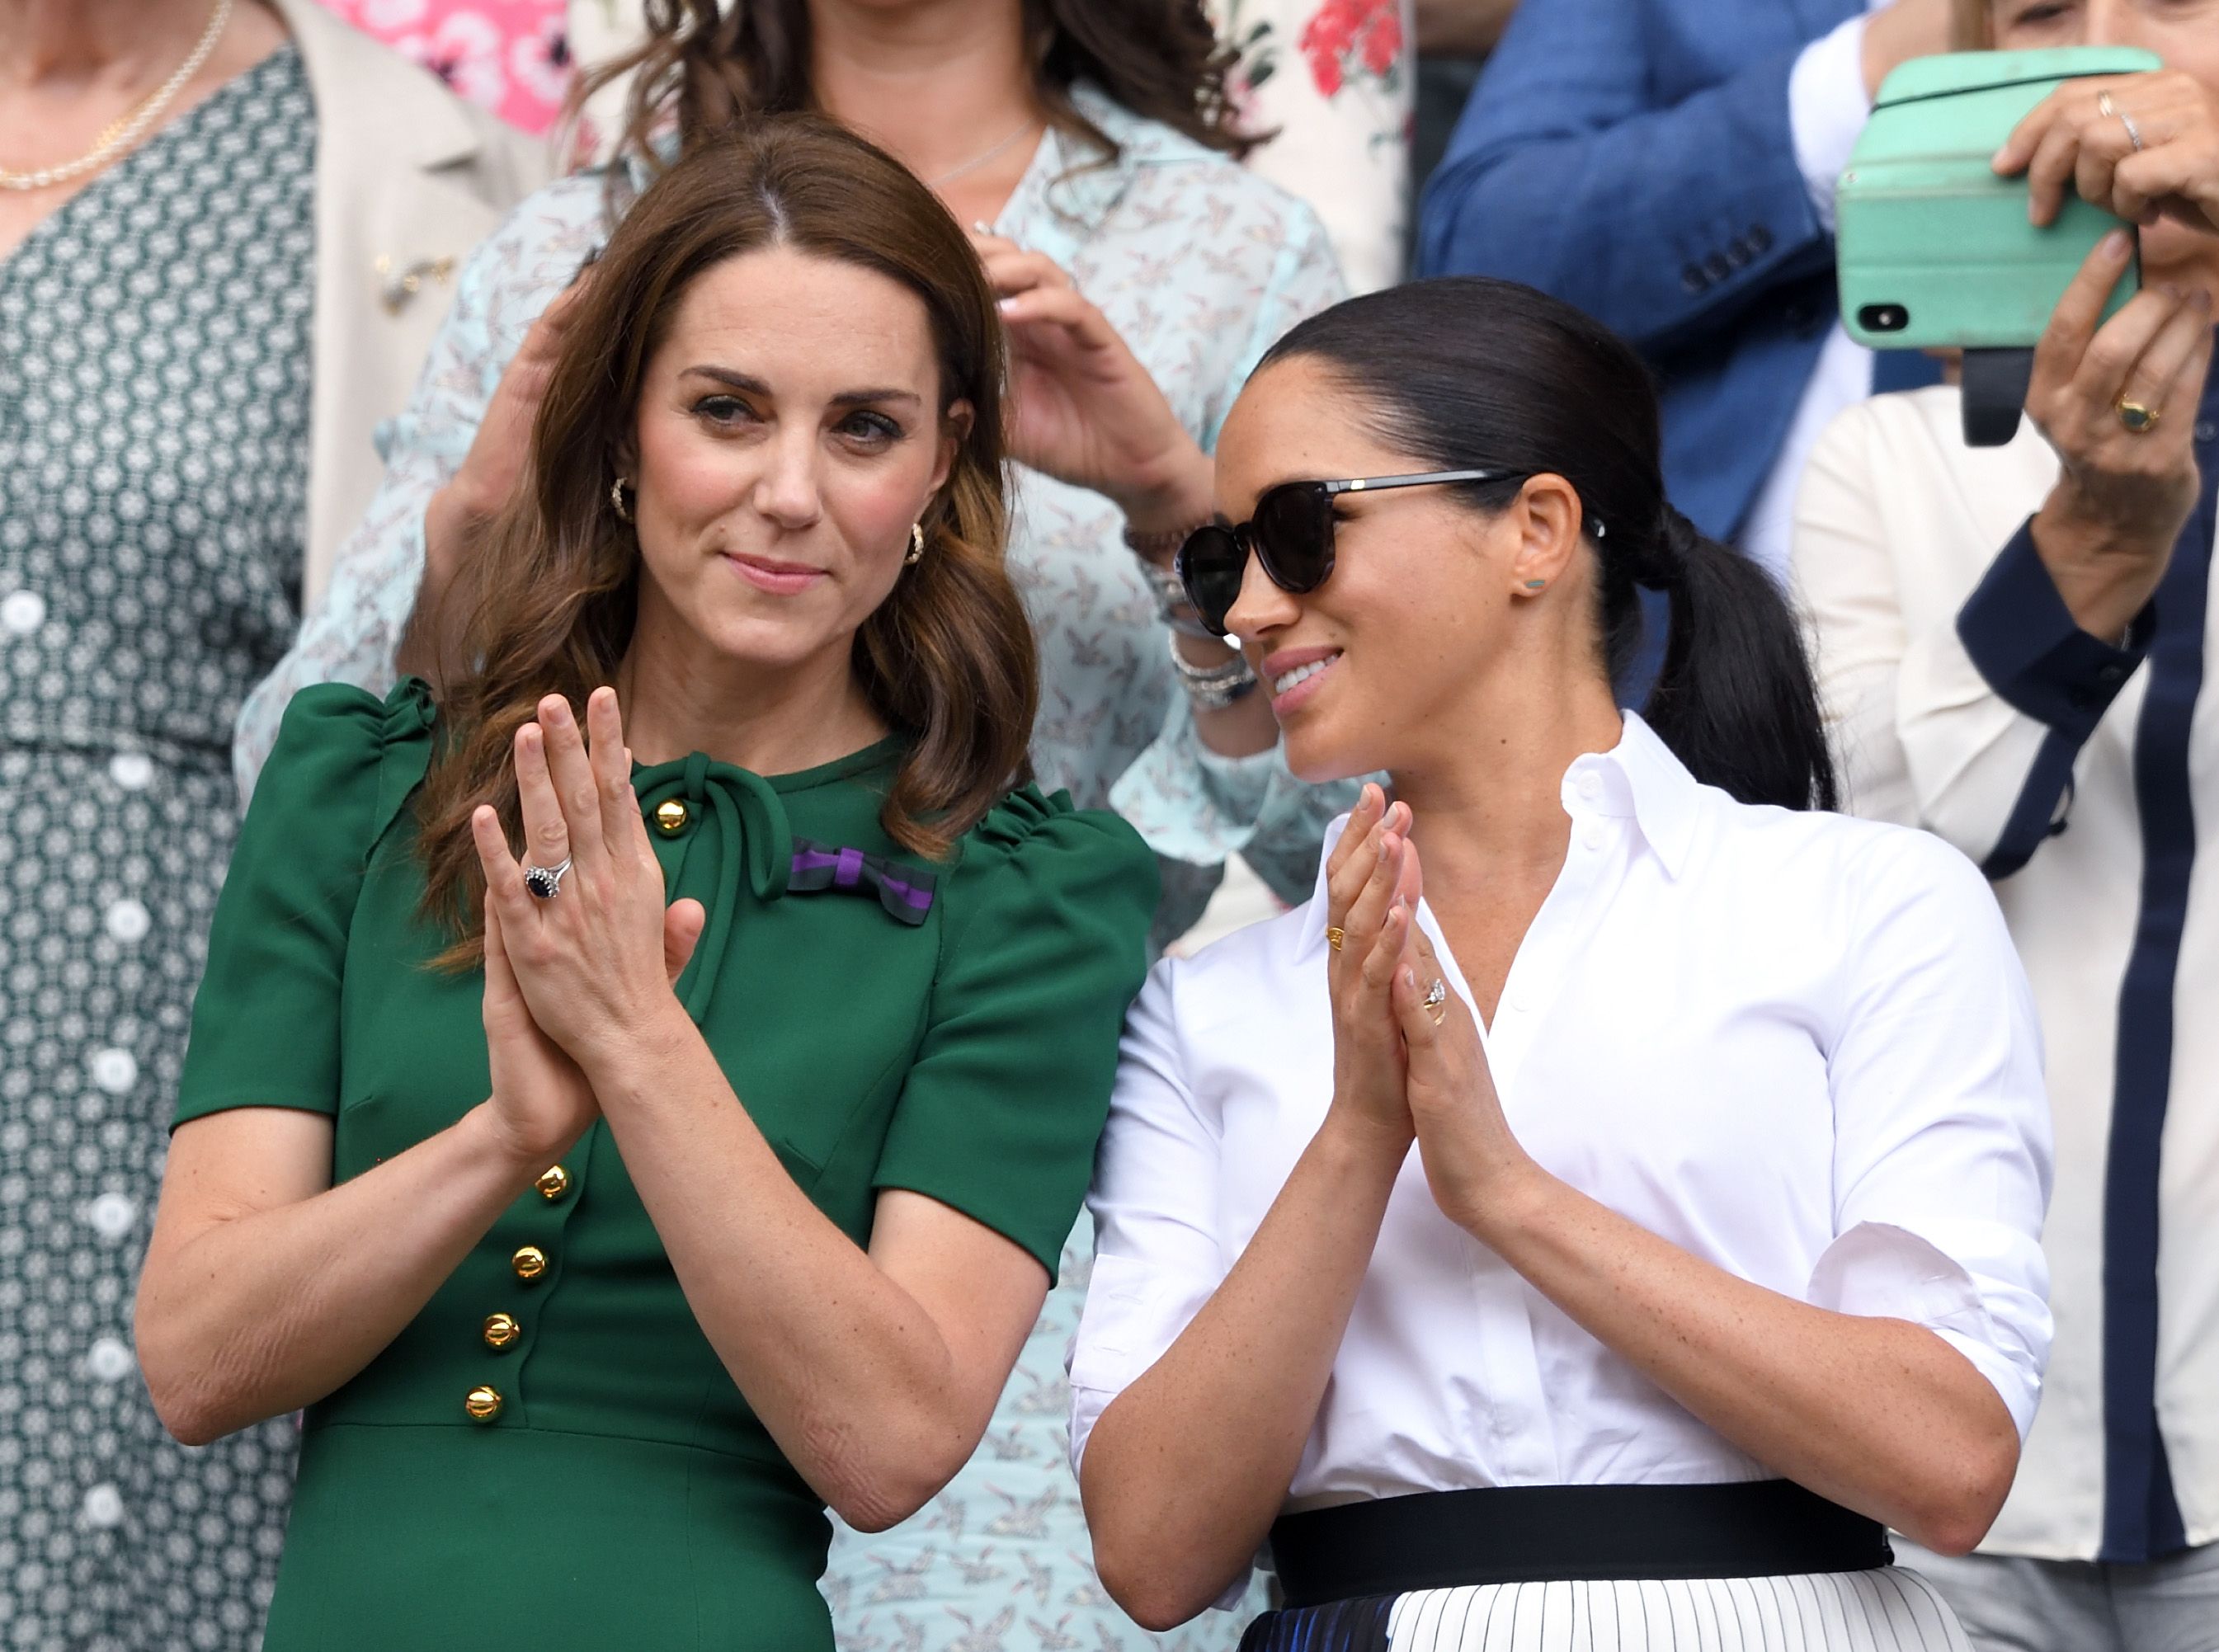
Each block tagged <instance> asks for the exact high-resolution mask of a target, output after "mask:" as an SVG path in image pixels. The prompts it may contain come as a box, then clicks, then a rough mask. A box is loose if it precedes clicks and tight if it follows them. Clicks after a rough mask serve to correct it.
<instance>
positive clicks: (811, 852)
mask: <svg viewBox="0 0 2219 1652" xmlns="http://www.w3.org/2000/svg"><path fill="white" fill-rule="evenodd" d="M933 883H934V879H933V874H932V873H929V872H925V871H923V870H921V869H920V868H918V867H916V866H902V865H900V864H898V862H896V861H892V860H887V859H886V857H885V856H884V855H882V854H867V853H865V852H864V851H863V850H861V849H848V848H835V847H833V846H832V845H831V844H830V843H815V842H811V841H810V840H809V839H807V838H805V837H797V838H795V839H794V840H793V875H792V876H791V877H790V878H789V879H787V880H786V890H787V891H788V892H789V893H800V892H802V891H809V890H817V889H852V890H860V891H864V892H866V893H869V892H873V891H875V892H876V894H877V895H878V897H879V904H880V905H881V906H883V907H885V908H886V910H887V911H888V912H890V913H892V915H893V916H895V917H896V918H898V919H899V920H900V921H901V922H904V923H906V924H910V925H911V926H915V925H917V924H920V923H923V922H924V915H925V914H926V913H927V912H929V911H930V910H932V890H933Z"/></svg>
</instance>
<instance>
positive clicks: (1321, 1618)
mask: <svg viewBox="0 0 2219 1652" xmlns="http://www.w3.org/2000/svg"><path fill="white" fill-rule="evenodd" d="M1241 1648H1242V1652H1970V1649H1969V1646H1968V1644H1967V1641H1966V1639H1965V1632H1964V1630H1962V1629H1961V1628H1959V1627H1958V1624H1957V1619H1956V1618H1955V1616H1954V1615H1953V1614H1952V1613H1951V1612H1950V1611H1949V1607H1948V1605H1945V1604H1943V1602H1942V1598H1941V1597H1940V1596H1939V1595H1937V1594H1936V1593H1935V1592H1934V1588H1933V1586H1932V1585H1930V1584H1929V1583H1928V1582H1927V1581H1926V1580H1925V1579H1924V1578H1923V1577H1920V1576H1919V1575H1918V1574H1917V1573H1916V1572H1907V1571H1905V1570H1904V1569H1902V1568H1900V1567H1894V1566H1889V1567H1882V1568H1879V1569H1877V1570H1874V1571H1868V1572H1809V1573H1799V1574H1795V1575H1793V1576H1787V1577H1755V1578H1741V1577H1735V1578H1716V1579H1697V1580H1693V1581H1689V1580H1682V1579H1672V1580H1668V1581H1662V1582H1659V1581H1642V1582H1593V1583H1566V1582H1554V1583H1486V1584H1476V1585H1470V1586H1466V1587H1461V1588H1453V1589H1420V1590H1415V1591H1413V1592H1412V1593H1408V1594H1400V1595H1395V1596H1393V1597H1391V1599H1389V1598H1377V1599H1371V1600H1368V1601H1339V1602H1335V1603H1333V1604H1331V1605H1321V1606H1312V1607H1307V1608H1303V1609H1301V1610H1298V1611H1290V1612H1268V1613H1266V1614H1265V1616H1264V1617H1262V1618H1259V1619H1258V1620H1257V1621H1256V1622H1255V1623H1254V1624H1251V1625H1250V1626H1249V1630H1248V1633H1247V1634H1246V1636H1244V1637H1243V1638H1242V1641H1241Z"/></svg>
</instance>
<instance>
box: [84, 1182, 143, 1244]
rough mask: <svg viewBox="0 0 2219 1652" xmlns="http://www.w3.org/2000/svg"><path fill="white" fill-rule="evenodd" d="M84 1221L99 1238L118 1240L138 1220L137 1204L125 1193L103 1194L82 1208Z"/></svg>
mask: <svg viewBox="0 0 2219 1652" xmlns="http://www.w3.org/2000/svg"><path fill="white" fill-rule="evenodd" d="M84 1219H85V1220H87V1221H89V1222H90V1223H91V1224H92V1229H93V1232H95V1233H98V1234H99V1235H100V1236H101V1238H103V1239H121V1238H122V1237H123V1236H124V1235H125V1234H126V1233H129V1232H130V1231H131V1225H132V1224H133V1223H134V1222H135V1221H137V1220H139V1202H138V1201H137V1200H136V1199H134V1198H133V1197H132V1196H130V1195H129V1194H127V1193H103V1194H102V1195H101V1196H100V1197H98V1198H97V1199H95V1200H94V1201H93V1202H91V1203H90V1204H89V1205H87V1206H86V1207H85V1208H84Z"/></svg>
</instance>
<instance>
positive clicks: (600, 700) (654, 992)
mask: <svg viewBox="0 0 2219 1652" xmlns="http://www.w3.org/2000/svg"><path fill="white" fill-rule="evenodd" d="M538 711H539V716H538V720H537V721H535V722H531V723H527V724H525V725H524V726H523V727H522V728H521V729H519V730H517V735H516V747H515V762H516V780H517V792H518V797H519V802H520V805H521V811H522V814H523V817H524V841H525V854H524V862H523V863H519V860H518V859H517V857H516V856H515V855H513V854H511V853H510V851H509V845H508V841H507V837H506V836H505V835H504V834H503V832H502V830H501V824H500V816H499V815H498V814H497V813H496V812H495V811H494V810H493V809H491V808H489V807H481V808H480V809H478V810H476V811H475V814H473V815H472V817H471V819H470V829H471V834H472V836H473V839H474V841H475V846H476V848H477V853H478V862H479V864H480V866H482V867H483V868H484V871H485V879H486V898H485V976H486V982H485V1011H484V1013H485V1028H486V1043H487V1050H488V1057H489V1059H490V1061H491V1065H492V1069H493V1096H492V1104H493V1116H494V1124H495V1126H496V1127H497V1129H498V1130H499V1132H500V1136H501V1138H502V1140H504V1142H505V1143H506V1144H507V1146H509V1148H510V1149H511V1150H512V1151H513V1153H514V1154H515V1156H516V1157H517V1158H518V1159H519V1162H520V1163H525V1164H532V1163H538V1162H543V1161H544V1160H545V1159H547V1158H552V1157H554V1156H556V1155H557V1154H559V1153H561V1152H563V1151H564V1150H565V1149H566V1148H568V1147H569V1146H570V1144H571V1143H573V1142H575V1140H577V1139H578V1137H579V1136H581V1134H583V1133H585V1131H586V1129H587V1127H588V1126H589V1125H591V1124H592V1123H593V1121H594V1118H595V1117H596V1116H597V1115H598V1114H599V1111H600V1104H599V1102H598V1100H597V1097H596V1095H595V1090H594V1081H595V1078H596V1077H597V1076H599V1075H600V1074H601V1073H603V1072H604V1071H606V1068H607V1064H608V1063H609V1062H610V1061H612V1060H616V1059H623V1056H624V1053H625V1050H626V1049H627V1048H628V1047H631V1045H630V1044H628V1040H630V1041H633V1042H636V1041H637V1040H640V1039H642V1038H643V1037H646V1036H650V1035H652V1034H653V1033H654V1031H655V1029H656V1028H657V1027H658V1026H659V1025H662V1024H664V1022H665V1021H666V1018H667V1017H668V1016H670V1015H673V1014H677V1015H680V1017H681V1019H682V1013H683V1012H682V1011H680V1010H679V1009H678V1004H677V1000H676V998H675V997H674V994H673V992H672V991H671V989H672V985H673V984H674V982H675V981H676V980H677V978H678V976H679V974H680V972H681V971H682V970H683V969H684V968H685V966H686V962H687V959H688V958H690V957H691V956H692V955H693V944H694V942H695V941H697V940H698V939H699V936H700V933H701V924H702V919H703V913H702V910H701V904H700V903H699V902H698V901H693V900H682V901H679V902H677V903H676V904H673V905H672V906H670V907H669V908H668V910H666V909H665V908H664V905H663V884H662V866H661V865H660V864H659V863H658V862H657V861H656V858H655V851H654V848H652V846H651V845H650V843H649V842H648V838H647V829H646V826H645V823H643V821H642V820H641V818H640V812H639V800H638V798H637V795H636V794H635V793H634V792H633V790H632V785H631V754H630V753H629V752H628V751H626V750H625V742H624V721H623V718H622V717H621V715H620V714H619V712H618V709H617V698H616V693H615V692H614V691H613V690H612V689H608V688H599V689H596V690H594V693H593V695H592V696H591V698H590V699H587V703H586V719H587V730H586V731H585V733H589V734H590V736H591V739H592V745H591V748H590V750H589V749H588V748H587V741H586V738H585V733H581V730H580V729H579V726H578V723H577V719H576V717H575V716H574V715H573V714H572V712H571V710H570V705H569V701H567V700H565V699H563V698H562V697H561V696H560V695H550V696H549V697H548V698H547V699H544V700H542V701H541V702H540V703H539V707H538ZM566 861H567V862H568V863H569V866H568V869H567V870H566V871H564V872H563V874H562V877H561V879H560V882H559V886H558V888H557V891H556V894H555V895H554V896H553V897H552V898H549V899H542V898H540V897H538V896H536V895H534V894H533V893H532V892H531V891H530V889H529V888H527V886H526V885H525V865H527V864H528V865H529V866H537V867H544V868H548V869H550V870H551V869H553V868H555V867H558V866H563V864H564V863H565V862H566Z"/></svg>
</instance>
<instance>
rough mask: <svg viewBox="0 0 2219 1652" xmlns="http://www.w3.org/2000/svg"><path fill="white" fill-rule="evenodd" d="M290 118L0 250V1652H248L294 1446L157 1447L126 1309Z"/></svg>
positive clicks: (224, 841)
mask: <svg viewBox="0 0 2219 1652" xmlns="http://www.w3.org/2000/svg"><path fill="white" fill-rule="evenodd" d="M315 135H316V127H315V109H314V104H313V102H311V101H310V98H309V94H308V82H307V79H306V78H305V76H304V75H303V73H302V71H301V61H300V59H299V57H298V55H297V54H296V53H295V52H294V51H293V49H292V48H291V47H285V48H283V49H281V50H280V51H278V52H277V53H275V54H273V55H272V56H270V57H269V58H267V59H264V60H263V61H262V62H261V63H260V64H258V65H256V66H255V67H253V68H252V69H250V70H249V71H246V73H244V74H242V75H240V76H239V77H238V78H236V79H234V80H233V81H232V82H230V83H229V84H227V85H225V86H224V87H222V88H221V90H218V91H216V92H214V94H213V95H212V96H209V97H208V99H207V100H206V101H204V102H202V103H200V104H199V105H198V106H196V107H195V108H194V109H190V110H189V111H187V112H186V113H185V114H184V115H181V116H179V117H178V118H177V120H176V121H173V122H171V124H170V125H169V126H167V127H165V128H164V129H163V130H162V131H161V132H160V133H158V134H156V135H155V136H154V137H153V138H152V139H150V140H148V141H147V143H146V145H145V146H143V147H142V148H140V149H139V150H138V151H137V152H134V153H133V154H132V155H130V156H128V157H127V158H125V159H124V160H122V161H121V162H120V163H118V164H117V165H115V167H113V168H112V169H110V170H109V171H108V172H106V173H105V174H104V175H103V176H102V177H100V178H98V179H97V180H96V182H94V183H92V184H91V185H90V187H88V188H87V189H84V190H83V191H81V192H80V193H79V194H78V195H76V196H73V197H71V199H70V200H69V201H67V202H65V203H64V204H63V205H62V206H61V207H60V208H58V209H57V210H56V211H55V213H54V214H53V215H52V216H51V217H49V218H48V219H47V220H45V221H44V222H43V223H41V224H40V226H39V227H37V228H36V229H35V230H34V231H33V232H32V233H31V234H30V236H29V237H28V239H26V240H25V241H24V242H23V243H22V245H21V246H20V247H19V248H17V250H16V252H14V253H12V254H10V255H9V256H8V257H7V258H4V259H0V660H4V661H5V673H4V686H5V692H4V695H0V707H4V711H0V715H4V717H5V719H6V723H5V736H4V739H0V1647H6V1648H9V1649H11V1652H193V1649H208V1652H233V1649H238V1652H245V1649H248V1648H251V1647H252V1646H253V1645H254V1644H255V1643H256V1641H257V1640H258V1636H259V1634H260V1630H261V1623H262V1617H263V1612H264V1608H265V1606H266V1605H267V1602H268V1600H269V1598H270V1587H271V1583H272V1580H273V1579H274V1577H275V1574H276V1570H277V1551H278V1547H279V1543H280V1541H281V1537H282V1533H283V1528H284V1521H285V1507H286V1501H287V1497H288V1494H289V1487H290V1485H291V1481H292V1474H293V1456H294V1449H295V1429H294V1427H293V1425H291V1424H290V1423H289V1422H282V1421H281V1422H275V1423H270V1424H267V1425H264V1426H262V1427H260V1428H258V1429H253V1430H250V1431H248V1432H246V1433H244V1434H240V1435H237V1436H234V1437H233V1438H230V1439H228V1440H226V1441H223V1442H222V1443H221V1444H217V1445H214V1446H212V1447H209V1448H208V1449H207V1450H186V1449H185V1448H183V1446H179V1445H177V1444H173V1443H172V1442H171V1441H170V1439H169V1438H167V1437H166V1436H165V1434H164V1433H163V1432H162V1430H161V1426H160V1425H159V1424H158V1422H157V1421H156V1419H155V1418H154V1414H153V1412H152V1408H151V1407H149V1405H148V1404H147V1400H146V1389H145V1387H144V1385H143V1384H142V1383H141V1382H140V1378H139V1372H138V1368H137V1365H136V1363H134V1358H133V1355H132V1346H131V1302H132V1293H133V1290H134V1286H135V1284H136V1282H137V1278H138V1269H139V1260H140V1254H141V1253H142V1252H143V1251H144V1250H145V1249H146V1233H147V1226H148V1223H149V1221H150V1220H151V1218H152V1214H153V1208H154V1198H155V1191H156V1188H157V1185H158V1181H159V1178H160V1175H161V1166H162V1158H163V1153H164V1151H165V1145H166V1140H167V1138H166V1135H165V1127H166V1126H167V1125H168V1123H169V1119H170V1115H171V1111H172V1109H174V1107H175V1105H176V1100H177V1076H178V1071H179V1066H180V1064H181V1062H182V1060H183V1054H184V1046H185V1028H186V1022H187V1018H188V1016H189V1015H190V1007H191V1003H192V997H193V988H194V984H195V982H196V980H197V979H198V978H199V975H200V971H201V960H202V954H203V951H204V946H205V935H206V933H207V929H208V918H209V915H210V913H211V912H212V911H213V910H214V905H215V900H216V891H217V890H218V888H219V886H220V885H221V882H222V879H223V873H224V866H225V862H226V860H227V859H228V857H229V854H230V851H231V844H232V837H233V825H234V821H235V818H236V792H235V789H234V787H233V781H232V774H231V736H232V723H233V718H234V717H236V716H237V714H238V711H239V704H240V702H241V701H242V700H243V699H245V697H246V692H247V691H248V689H250V688H251V687H252V686H253V685H254V684H255V683H256V681H258V680H259V679H260V678H262V677H263V676H264V675H265V674H268V672H269V671H270V668H271V667H272V666H274V665H275V664H276V663H277V660H278V658H279V657H280V656H281V655H283V653H284V651H285V649H286V647H287V645H288V644H289V643H290V642H291V640H292V637H293V634H294V631H295V628H296V627H297V625H298V624H299V622H300V609H299V586H300V579H301V558H302V554H303V545H304V542H305V539H306V535H307V521H308V509H307V478H308V392H309V333H310V329H311V324H312V313H313V307H314V296H313V295H314V279H315V275H314V263H315V259H314V254H315V239H314V212H313V197H314V183H315Z"/></svg>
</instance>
